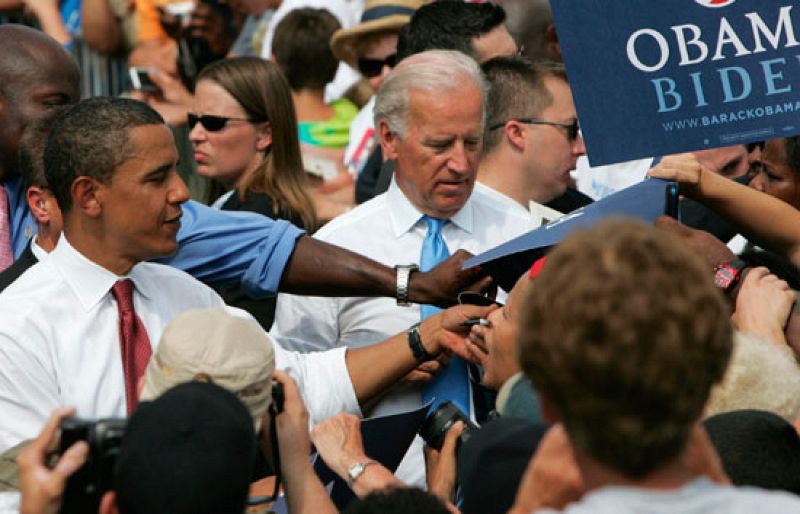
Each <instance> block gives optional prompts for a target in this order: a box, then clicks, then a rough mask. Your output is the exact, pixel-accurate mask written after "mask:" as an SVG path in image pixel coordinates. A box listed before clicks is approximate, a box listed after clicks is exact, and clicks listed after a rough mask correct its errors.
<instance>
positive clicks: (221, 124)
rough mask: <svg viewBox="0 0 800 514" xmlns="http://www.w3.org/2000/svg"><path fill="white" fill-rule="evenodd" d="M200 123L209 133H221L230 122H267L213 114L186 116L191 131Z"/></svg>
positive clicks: (191, 113) (191, 114)
mask: <svg viewBox="0 0 800 514" xmlns="http://www.w3.org/2000/svg"><path fill="white" fill-rule="evenodd" d="M198 121H199V122H200V125H202V126H203V128H204V129H206V130H207V131H209V132H219V131H220V130H222V129H224V128H225V125H227V124H228V122H229V121H246V122H248V123H261V122H263V121H266V120H264V119H259V118H230V117H227V116H214V115H211V114H204V115H202V116H198V115H197V114H195V113H193V112H190V113H188V114H187V115H186V122H187V123H188V125H189V130H192V129H193V128H194V126H195V125H197V122H198Z"/></svg>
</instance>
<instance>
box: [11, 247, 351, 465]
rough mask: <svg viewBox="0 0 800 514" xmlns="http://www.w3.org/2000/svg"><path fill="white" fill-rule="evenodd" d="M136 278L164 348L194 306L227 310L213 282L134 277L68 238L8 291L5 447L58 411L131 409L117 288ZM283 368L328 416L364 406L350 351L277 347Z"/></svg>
mask: <svg viewBox="0 0 800 514" xmlns="http://www.w3.org/2000/svg"><path fill="white" fill-rule="evenodd" d="M124 278H129V279H131V280H132V281H133V283H134V286H135V288H134V295H133V303H134V308H135V310H136V313H137V314H138V315H139V317H140V318H141V320H142V322H143V323H144V326H145V328H146V330H147V334H148V337H149V339H150V344H151V346H152V347H153V349H154V351H155V347H156V345H157V344H158V341H159V339H160V338H161V334H162V333H163V331H164V328H165V327H166V325H167V324H168V323H169V322H170V321H171V320H172V319H173V318H174V317H175V316H177V315H178V314H179V313H181V312H183V311H185V310H187V309H194V308H208V307H221V306H223V305H224V302H223V301H222V299H221V298H220V297H219V295H217V293H215V292H214V291H213V290H212V289H211V288H209V287H207V286H205V285H204V284H202V283H201V282H199V281H197V280H196V279H194V278H192V277H191V276H190V275H188V274H187V273H184V272H183V271H180V270H178V269H175V268H172V267H169V266H165V265H161V264H154V263H149V262H142V263H139V264H137V265H136V266H134V267H133V268H132V269H131V271H130V273H128V275H127V276H125V277H119V276H117V275H115V274H114V273H111V272H110V271H108V270H106V269H105V268H102V267H100V266H98V265H97V264H95V263H93V262H91V261H90V260H88V259H87V258H86V257H84V256H83V255H82V254H80V253H79V252H78V251H77V250H75V249H74V248H73V247H72V246H71V245H70V244H69V242H68V241H67V240H66V237H61V239H60V240H59V242H58V245H57V246H56V248H55V250H53V252H52V253H51V254H50V256H49V257H48V258H47V259H45V260H44V261H42V262H39V263H38V264H36V265H34V266H32V267H31V268H30V269H29V270H28V271H26V272H25V273H24V274H22V275H21V276H20V277H19V278H18V279H17V280H16V281H15V282H14V283H13V284H12V285H10V286H9V287H8V288H7V289H6V290H5V291H4V292H3V293H2V294H0V320H2V323H0V412H2V416H0V451H5V450H6V449H8V448H9V447H11V446H13V445H15V444H17V443H19V442H20V441H22V440H24V439H29V438H32V437H34V436H36V435H37V434H38V433H39V431H40V430H41V428H42V426H43V425H44V422H45V421H46V420H47V418H48V417H49V416H50V413H51V412H52V410H53V409H55V408H58V407H63V406H75V407H77V411H78V412H77V414H78V416H81V417H85V418H89V419H95V418H100V417H124V416H125V415H126V403H125V382H124V372H123V368H122V358H121V355H120V346H119V316H118V310H117V304H116V302H115V301H114V300H113V298H112V296H111V293H110V290H111V287H112V286H113V285H114V283H116V282H117V281H118V280H120V279H124ZM275 362H276V367H278V368H281V369H286V370H288V371H289V372H290V374H291V375H292V376H293V377H294V378H295V379H296V380H298V383H299V385H300V387H301V391H302V392H303V396H304V399H309V400H310V401H309V403H310V405H308V407H309V411H313V413H314V414H313V417H314V418H315V419H316V420H317V421H319V420H321V419H324V417H327V416H329V415H331V414H334V413H336V412H340V411H342V410H348V411H350V412H356V413H359V408H358V404H357V401H356V399H355V393H354V391H353V388H352V384H351V383H350V379H349V374H348V372H347V369H346V366H345V362H344V351H339V352H329V353H326V354H319V355H313V356H307V355H299V354H296V353H293V352H287V351H285V350H283V349H281V348H279V347H278V345H276V348H275Z"/></svg>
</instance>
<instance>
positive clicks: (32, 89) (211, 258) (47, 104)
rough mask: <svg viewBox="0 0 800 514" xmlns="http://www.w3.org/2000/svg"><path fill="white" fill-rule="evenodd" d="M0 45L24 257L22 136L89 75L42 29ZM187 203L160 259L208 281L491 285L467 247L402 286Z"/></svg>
mask: <svg viewBox="0 0 800 514" xmlns="http://www.w3.org/2000/svg"><path fill="white" fill-rule="evenodd" d="M0 48H3V52H2V54H0V77H3V79H2V81H1V82H0V183H2V187H3V189H4V191H5V193H6V195H7V198H8V219H9V228H10V237H11V241H10V242H11V247H12V249H13V252H14V256H15V258H18V257H19V256H20V255H21V254H22V253H23V252H24V250H25V248H26V247H27V245H29V244H30V239H31V238H32V237H33V235H34V234H35V232H36V224H35V222H34V220H33V218H32V216H31V213H30V210H29V208H28V205H27V203H26V201H25V191H24V190H23V187H22V180H21V177H20V176H19V174H18V172H17V169H16V168H17V147H18V143H19V139H20V136H21V134H22V131H23V130H24V128H25V126H26V125H27V124H28V123H29V122H30V121H32V120H34V119H36V118H37V117H38V116H40V115H42V114H43V113H45V112H47V110H48V109H50V108H52V107H54V106H58V105H69V104H74V103H76V102H77V101H78V99H79V78H80V76H79V70H78V68H77V66H76V65H75V63H74V61H73V60H72V59H71V58H70V56H69V55H68V54H67V53H66V52H65V51H64V50H63V49H62V48H61V47H60V46H59V45H58V44H57V43H56V42H55V41H54V40H52V39H50V38H49V37H47V36H45V35H44V34H42V33H40V32H38V31H35V30H33V29H30V28H26V27H22V26H16V25H4V26H1V27H0ZM182 210H183V217H182V218H181V228H180V231H179V232H178V243H179V248H178V251H177V252H176V253H175V254H174V255H172V256H170V257H168V258H165V259H161V261H162V262H165V263H167V264H170V265H172V266H175V267H177V268H180V269H182V270H184V271H186V272H188V273H190V274H192V275H193V276H195V277H196V278H198V279H200V280H202V281H204V282H207V283H216V284H218V283H224V282H233V281H237V280H238V281H241V286H242V289H243V290H244V291H245V292H246V293H247V294H248V295H250V296H252V297H254V298H260V297H264V296H267V295H269V294H272V293H274V292H275V291H277V290H278V289H279V288H280V290H281V291H286V292H292V293H299V294H315V295H341V296H366V295H384V296H394V295H395V294H396V292H398V291H401V292H402V293H403V294H404V293H405V290H406V289H408V295H409V299H410V300H411V301H413V302H417V303H436V304H448V303H452V300H453V298H455V295H456V294H457V293H458V292H459V291H461V290H462V289H465V288H469V287H470V285H471V286H472V289H475V288H481V287H485V286H486V285H488V278H485V277H483V274H482V272H481V271H480V270H469V271H467V272H460V271H459V270H460V268H461V263H462V262H463V261H464V260H465V258H466V254H465V253H460V254H456V255H454V256H453V257H452V258H451V259H449V260H448V261H446V262H445V263H443V264H442V265H440V266H439V267H437V268H436V269H435V270H432V271H431V272H428V273H421V272H417V273H414V274H412V275H411V277H410V280H409V282H408V283H404V284H400V283H399V282H398V281H397V280H396V274H395V270H394V269H392V268H389V267H386V266H383V265H380V264H378V263H376V262H374V261H372V260H370V259H366V258H364V257H361V256H359V255H357V254H354V253H351V252H348V251H346V250H343V249H341V248H338V247H336V246H332V245H328V244H325V243H322V242H320V241H317V240H315V239H312V238H310V237H307V236H306V235H305V233H304V232H303V231H302V230H300V229H298V228H296V227H294V226H293V225H291V224H289V223H288V222H286V221H282V220H277V221H274V220H270V219H268V218H265V217H263V216H259V215H256V214H251V213H233V212H221V211H215V210H212V209H210V208H209V207H206V206H205V205H202V204H199V203H197V202H193V201H188V202H186V203H185V204H183V205H182ZM0 219H2V217H0ZM0 244H2V241H0ZM398 264H400V263H398ZM402 264H406V263H402ZM476 281H478V283H477V284H473V283H474V282H476Z"/></svg>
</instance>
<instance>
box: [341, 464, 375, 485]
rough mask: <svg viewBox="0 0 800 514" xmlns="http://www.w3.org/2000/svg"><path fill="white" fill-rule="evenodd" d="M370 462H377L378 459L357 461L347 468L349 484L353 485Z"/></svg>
mask: <svg viewBox="0 0 800 514" xmlns="http://www.w3.org/2000/svg"><path fill="white" fill-rule="evenodd" d="M370 464H377V462H376V461H374V460H371V459H368V460H365V461H362V462H356V463H355V464H353V465H352V466H350V467H349V468H348V469H347V485H349V486H352V485H353V483H354V482H355V481H356V480H357V479H358V477H360V476H361V475H363V474H364V470H365V469H367V466H369V465H370Z"/></svg>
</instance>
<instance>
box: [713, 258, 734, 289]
mask: <svg viewBox="0 0 800 514" xmlns="http://www.w3.org/2000/svg"><path fill="white" fill-rule="evenodd" d="M735 278H736V271H735V270H733V269H731V268H730V267H729V266H726V265H724V264H723V265H722V266H720V267H719V268H717V271H716V273H714V284H716V286H717V287H720V288H722V289H727V287H728V286H729V285H730V284H731V282H733V279H735Z"/></svg>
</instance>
